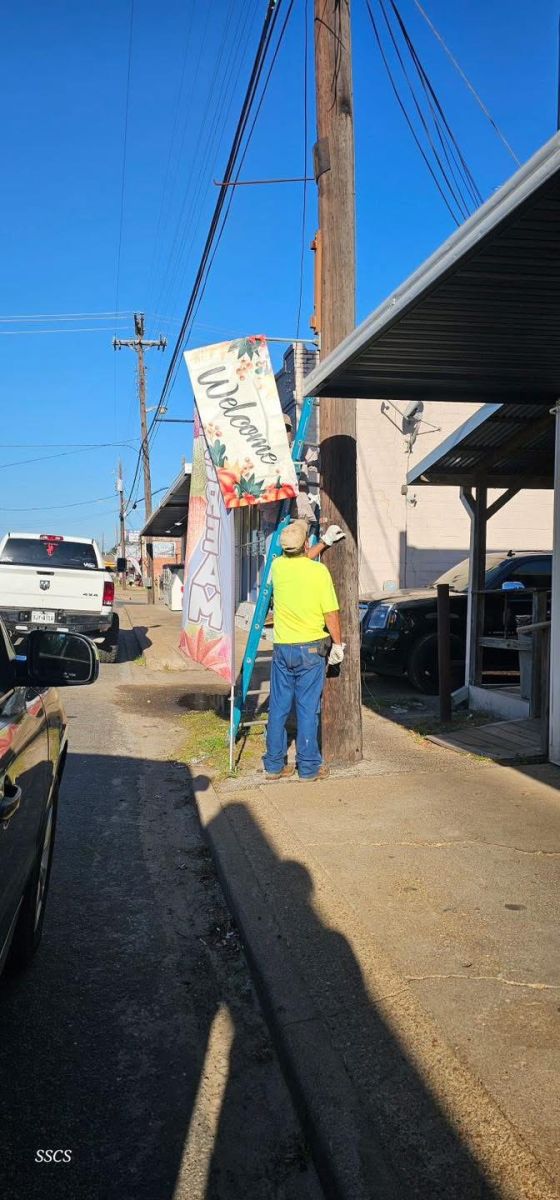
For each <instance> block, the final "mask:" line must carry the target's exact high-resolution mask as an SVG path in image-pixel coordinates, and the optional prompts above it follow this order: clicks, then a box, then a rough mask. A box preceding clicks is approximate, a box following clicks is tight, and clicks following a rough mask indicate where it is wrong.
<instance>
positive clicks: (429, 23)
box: [414, 0, 521, 167]
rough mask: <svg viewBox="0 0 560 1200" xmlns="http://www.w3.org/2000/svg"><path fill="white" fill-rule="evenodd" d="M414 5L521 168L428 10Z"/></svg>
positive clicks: (513, 152)
mask: <svg viewBox="0 0 560 1200" xmlns="http://www.w3.org/2000/svg"><path fill="white" fill-rule="evenodd" d="M414 3H415V5H416V7H417V9H418V12H419V13H420V14H421V15H422V17H423V18H424V20H425V22H426V24H427V26H428V28H429V29H431V31H432V33H433V35H434V37H435V38H437V40H438V42H439V44H440V46H441V47H442V49H443V50H444V51H445V53H446V55H447V57H448V59H449V61H450V62H451V63H452V64H453V66H454V67H455V70H456V71H457V72H458V74H459V75H460V77H461V79H462V80H463V83H464V84H466V86H467V87H468V89H469V92H471V94H472V95H473V96H474V98H475V100H476V102H477V104H478V106H479V108H480V109H481V110H482V112H483V113H484V116H485V117H486V119H487V120H488V121H489V122H490V124H491V126H492V129H493V130H494V132H495V133H496V134H497V136H498V137H499V139H500V141H501V142H502V143H503V145H504V146H505V148H506V150H507V152H508V154H511V157H512V158H513V161H514V163H515V164H516V165H517V166H518V167H520V166H521V162H520V160H519V159H518V157H517V155H516V153H515V151H514V150H512V148H511V146H510V144H509V142H508V140H507V138H506V136H505V134H504V133H502V130H501V129H500V127H499V125H498V124H497V123H496V121H495V120H494V118H493V116H492V114H491V112H490V111H489V109H488V108H487V106H486V104H485V103H484V100H482V98H481V97H480V96H479V94H478V92H477V90H476V88H475V87H474V85H473V84H472V83H471V81H470V79H469V77H468V75H466V74H465V72H464V71H463V68H462V66H461V64H460V63H459V62H457V59H456V58H455V55H454V54H452V52H451V50H450V49H449V46H448V45H447V44H446V43H445V41H444V39H443V37H442V35H441V33H440V32H439V30H438V29H436V27H435V25H434V23H433V21H431V20H430V17H429V16H428V14H427V12H426V10H425V9H424V8H422V5H421V4H420V3H419V0H414Z"/></svg>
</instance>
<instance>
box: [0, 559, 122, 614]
mask: <svg viewBox="0 0 560 1200" xmlns="http://www.w3.org/2000/svg"><path fill="white" fill-rule="evenodd" d="M105 578H106V576H105V573H104V572H103V571H95V570H81V571H80V570H73V569H72V568H70V567H66V568H64V569H63V570H58V571H55V570H52V569H50V568H49V567H24V566H16V565H15V564H14V565H13V566H12V565H9V564H8V563H0V608H11V609H13V608H17V609H27V608H33V609H38V608H41V609H43V608H44V609H55V610H63V611H68V612H79V613H90V612H100V611H101V607H102V600H103V585H104V579H105Z"/></svg>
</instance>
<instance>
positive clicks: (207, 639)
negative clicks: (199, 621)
mask: <svg viewBox="0 0 560 1200" xmlns="http://www.w3.org/2000/svg"><path fill="white" fill-rule="evenodd" d="M179 649H180V650H181V651H182V653H183V654H185V655H186V657H187V658H192V660H193V662H197V663H200V664H201V666H203V667H208V669H209V670H210V671H215V672H216V674H217V675H220V676H221V677H222V678H223V679H225V680H227V682H228V683H231V646H230V644H229V641H228V639H227V638H224V637H221V636H220V635H218V636H214V637H213V636H212V634H210V633H209V631H208V630H207V629H204V627H203V626H202V625H188V626H187V628H186V629H183V630H182V631H181V636H180V639H179Z"/></svg>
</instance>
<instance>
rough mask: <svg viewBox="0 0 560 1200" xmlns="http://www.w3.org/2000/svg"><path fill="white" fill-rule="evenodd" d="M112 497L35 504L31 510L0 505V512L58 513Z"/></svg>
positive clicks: (98, 502)
mask: <svg viewBox="0 0 560 1200" xmlns="http://www.w3.org/2000/svg"><path fill="white" fill-rule="evenodd" d="M112 499H113V495H112V494H111V495H110V496H97V497H95V498H94V499H93V500H74V501H73V502H72V504H36V505H34V506H33V507H32V508H5V506H4V505H3V504H0V512H21V513H24V512H58V511H59V510H62V509H63V508H81V507H82V506H83V505H86V504H100V503H101V501H102V500H112Z"/></svg>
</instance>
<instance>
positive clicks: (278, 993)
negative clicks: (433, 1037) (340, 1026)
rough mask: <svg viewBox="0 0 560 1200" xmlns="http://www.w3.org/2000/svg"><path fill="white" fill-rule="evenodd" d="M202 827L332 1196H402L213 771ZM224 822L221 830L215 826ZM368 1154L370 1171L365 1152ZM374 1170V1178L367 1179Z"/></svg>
mask: <svg viewBox="0 0 560 1200" xmlns="http://www.w3.org/2000/svg"><path fill="white" fill-rule="evenodd" d="M192 785H193V793H194V799H195V802H196V806H197V809H198V815H199V819H200V823H201V826H202V829H203V833H204V835H205V837H206V840H207V842H208V845H209V848H210V850H211V853H212V856H213V859H214V864H215V867H216V871H217V875H218V878H219V880H220V884H221V886H222V889H223V892H224V895H225V897H226V900H227V902H228V904H229V907H230V910H231V912H232V915H233V917H234V919H235V921H236V924H237V926H238V928H239V931H240V933H241V938H242V941H243V947H244V950H245V953H246V956H247V960H248V962H249V966H250V969H251V973H252V976H253V981H254V984H255V988H256V991H257V994H258V997H259V1000H260V1003H261V1007H262V1009H263V1013H264V1016H265V1020H266V1022H267V1025H268V1029H269V1033H270V1035H271V1039H272V1042H273V1045H274V1048H275V1050H276V1053H277V1056H278V1058H279V1061H280V1064H281V1067H282V1070H283V1072H284V1076H285V1079H286V1082H287V1085H288V1088H289V1091H290V1094H291V1097H292V1101H293V1103H294V1107H295V1109H296V1112H297V1114H298V1117H299V1120H300V1122H301V1125H302V1128H303V1131H304V1133H305V1136H306V1138H307V1141H308V1144H309V1147H310V1150H311V1154H312V1158H313V1162H314V1165H315V1169H316V1171H317V1174H318V1176H319V1179H320V1181H321V1185H322V1187H323V1190H324V1193H325V1196H326V1198H327V1200H371V1195H372V1192H371V1178H372V1171H373V1174H374V1176H375V1180H376V1188H375V1196H376V1200H402V1181H399V1180H398V1179H397V1178H396V1177H395V1175H394V1172H393V1170H392V1168H391V1167H390V1166H389V1164H388V1162H387V1160H386V1156H385V1152H384V1150H383V1147H382V1145H381V1143H380V1142H377V1143H376V1141H375V1137H374V1136H373V1135H372V1133H371V1131H369V1133H368V1131H365V1130H364V1131H363V1132H364V1133H365V1135H366V1137H367V1141H368V1143H369V1144H368V1146H367V1150H366V1149H365V1147H364V1141H365V1139H364V1137H360V1136H356V1135H357V1125H356V1113H357V1112H358V1111H359V1101H358V1098H357V1096H356V1094H355V1091H354V1088H353V1085H352V1081H351V1080H350V1078H349V1076H348V1074H347V1073H346V1071H345V1069H344V1064H343V1062H342V1061H341V1060H340V1057H339V1056H338V1054H337V1053H336V1051H335V1050H334V1048H333V1047H332V1045H331V1042H330V1039H329V1035H328V1032H327V1030H326V1028H325V1026H324V1022H323V1020H322V1017H321V1015H320V1014H319V1011H318V1009H317V1007H316V1005H315V1002H314V1001H313V999H312V998H311V997H310V995H309V993H308V989H307V988H306V987H305V984H304V981H303V979H302V978H301V976H300V974H299V971H298V969H297V967H295V966H294V963H293V961H292V960H291V958H290V953H289V946H287V945H286V941H285V938H284V935H283V934H282V932H281V930H280V926H279V925H278V924H277V922H276V920H275V916H274V912H273V910H272V908H271V906H270V903H269V898H268V896H267V893H266V890H265V889H264V888H263V885H262V883H261V881H260V880H259V879H258V877H257V875H256V873H255V871H254V869H253V866H252V864H251V861H250V859H249V857H248V855H247V854H246V852H245V850H244V849H243V846H242V845H241V843H240V841H239V839H238V837H237V836H236V833H235V830H234V829H233V826H232V825H231V823H230V822H229V820H228V818H227V814H226V812H225V810H224V808H223V807H222V805H221V802H220V799H219V796H218V794H217V792H216V791H215V789H214V788H213V786H212V784H211V782H210V780H209V779H207V778H206V777H201V776H199V777H198V778H195V779H193V781H192ZM218 823H219V832H218V830H217V829H216V825H217V824H218ZM360 1150H361V1154H362V1156H364V1157H365V1158H366V1159H367V1160H369V1161H368V1162H367V1163H366V1164H365V1165H366V1166H367V1167H368V1168H369V1169H367V1170H366V1171H364V1161H363V1157H360ZM366 1176H367V1178H366Z"/></svg>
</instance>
